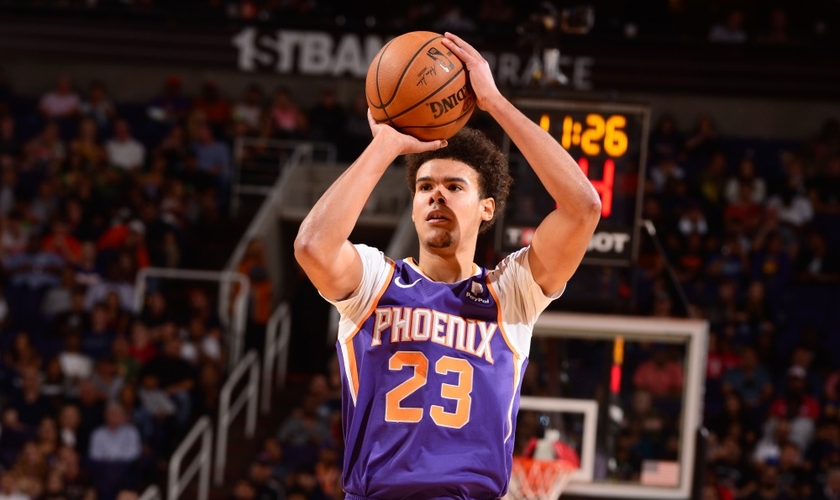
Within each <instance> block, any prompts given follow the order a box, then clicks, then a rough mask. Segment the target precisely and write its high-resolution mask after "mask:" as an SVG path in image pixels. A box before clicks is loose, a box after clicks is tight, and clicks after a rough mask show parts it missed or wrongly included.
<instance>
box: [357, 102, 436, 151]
mask: <svg viewBox="0 0 840 500" xmlns="http://www.w3.org/2000/svg"><path fill="white" fill-rule="evenodd" d="M367 118H368V125H370V131H371V133H372V134H373V138H374V139H375V140H377V141H379V140H384V141H385V142H384V143H385V144H388V145H399V148H398V149H399V151H400V155H406V154H411V153H423V152H425V151H434V150H435V149H440V148H445V147H446V145H447V142H446V140H445V139H442V140H435V141H421V140H420V139H417V138H416V137H413V136H410V135H408V134H403V133H402V132H400V131H398V130H397V129H395V128H394V127H392V126H390V125H388V124H386V123H377V121H376V120H374V119H373V115H371V112H370V109H368V112H367Z"/></svg>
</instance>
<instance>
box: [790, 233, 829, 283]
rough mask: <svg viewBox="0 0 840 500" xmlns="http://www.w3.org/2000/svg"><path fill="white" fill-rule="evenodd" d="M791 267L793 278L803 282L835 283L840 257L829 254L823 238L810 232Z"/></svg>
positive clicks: (819, 234) (821, 235) (820, 234)
mask: <svg viewBox="0 0 840 500" xmlns="http://www.w3.org/2000/svg"><path fill="white" fill-rule="evenodd" d="M804 243H805V244H804V245H803V248H802V249H801V250H800V251H799V253H798V256H797V259H796V262H795V263H794V265H793V273H794V278H795V279H797V280H799V281H803V282H817V283H819V282H836V281H837V280H838V279H840V255H838V254H837V253H836V252H830V251H829V248H828V244H827V243H826V241H825V236H823V234H822V233H820V232H819V231H816V230H811V231H809V232H808V234H807V235H806V236H805V242H804Z"/></svg>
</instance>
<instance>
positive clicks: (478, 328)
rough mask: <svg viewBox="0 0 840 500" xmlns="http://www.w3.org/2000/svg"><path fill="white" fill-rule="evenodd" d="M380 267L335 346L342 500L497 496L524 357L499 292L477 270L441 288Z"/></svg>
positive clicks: (504, 479)
mask: <svg viewBox="0 0 840 500" xmlns="http://www.w3.org/2000/svg"><path fill="white" fill-rule="evenodd" d="M389 263H390V264H391V265H392V269H391V275H390V276H389V277H388V279H387V281H386V282H385V284H384V286H383V287H382V288H381V289H380V290H379V296H378V298H376V299H375V300H373V305H372V307H371V308H370V309H369V312H368V313H366V314H365V315H364V316H363V317H362V320H361V321H360V322H357V323H356V325H357V326H356V330H355V331H354V332H352V333H351V334H350V335H349V336H347V337H346V338H345V339H344V340H342V339H340V340H339V342H338V350H339V360H340V362H341V368H342V372H343V373H345V377H343V378H342V380H343V382H344V384H343V426H344V434H345V444H346V449H345V454H344V478H343V480H344V488H345V490H346V491H347V498H348V499H350V500H359V499H381V500H429V499H437V498H462V499H482V500H484V499H486V500H490V499H496V498H499V497H501V496H502V495H503V494H504V493H505V492H506V490H507V485H508V480H509V477H510V468H511V455H512V452H513V434H514V432H513V431H514V429H515V425H516V413H517V411H518V407H519V387H520V384H521V381H522V374H523V371H524V369H525V366H526V364H527V359H526V358H525V356H523V355H521V354H518V353H517V350H516V349H515V348H514V346H513V344H512V343H511V340H510V339H511V337H510V336H509V335H508V332H506V331H505V323H504V322H503V321H502V317H501V316H502V315H501V312H500V308H499V305H498V304H497V300H498V297H499V294H498V291H497V290H495V289H494V286H493V285H492V284H491V283H490V282H489V280H488V272H487V270H484V269H481V270H480V271H479V272H477V273H476V274H475V275H474V276H473V277H471V278H469V279H466V280H464V281H461V282H458V283H454V284H447V283H439V282H434V281H431V280H429V279H428V278H426V277H425V276H424V275H423V274H421V273H420V272H418V270H417V269H415V268H414V267H413V266H412V264H410V263H408V262H405V261H399V262H390V261H389ZM528 327H529V328H530V325H528Z"/></svg>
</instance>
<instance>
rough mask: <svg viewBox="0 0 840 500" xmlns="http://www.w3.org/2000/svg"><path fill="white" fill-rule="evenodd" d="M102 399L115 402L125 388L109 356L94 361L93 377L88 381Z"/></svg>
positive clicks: (123, 381)
mask: <svg viewBox="0 0 840 500" xmlns="http://www.w3.org/2000/svg"><path fill="white" fill-rule="evenodd" d="M90 381H91V382H93V385H94V386H96V390H97V391H99V394H100V395H101V397H102V399H104V400H106V401H116V400H117V397H118V396H119V395H120V392H121V391H122V389H123V387H124V386H125V379H123V377H122V376H120V374H119V373H118V372H117V365H116V363H115V362H114V359H113V358H111V357H110V356H104V357H101V358H99V359H97V360H96V365H95V368H94V372H93V376H92V377H91V379H90Z"/></svg>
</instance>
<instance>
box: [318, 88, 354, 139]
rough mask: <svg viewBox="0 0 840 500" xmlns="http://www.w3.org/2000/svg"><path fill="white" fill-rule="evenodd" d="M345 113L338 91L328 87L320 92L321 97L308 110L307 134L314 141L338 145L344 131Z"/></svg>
mask: <svg viewBox="0 0 840 500" xmlns="http://www.w3.org/2000/svg"><path fill="white" fill-rule="evenodd" d="M345 121H346V115H345V111H344V107H343V106H342V105H341V102H339V100H338V92H337V91H336V89H334V88H332V87H330V88H327V89H325V90H324V91H322V92H321V99H320V100H319V101H318V102H317V103H316V104H315V106H313V107H312V109H311V110H309V136H310V137H311V138H312V139H313V140H316V141H325V142H329V143H332V144H334V145H338V144H339V142H340V141H341V135H342V134H343V133H344V124H345Z"/></svg>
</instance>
